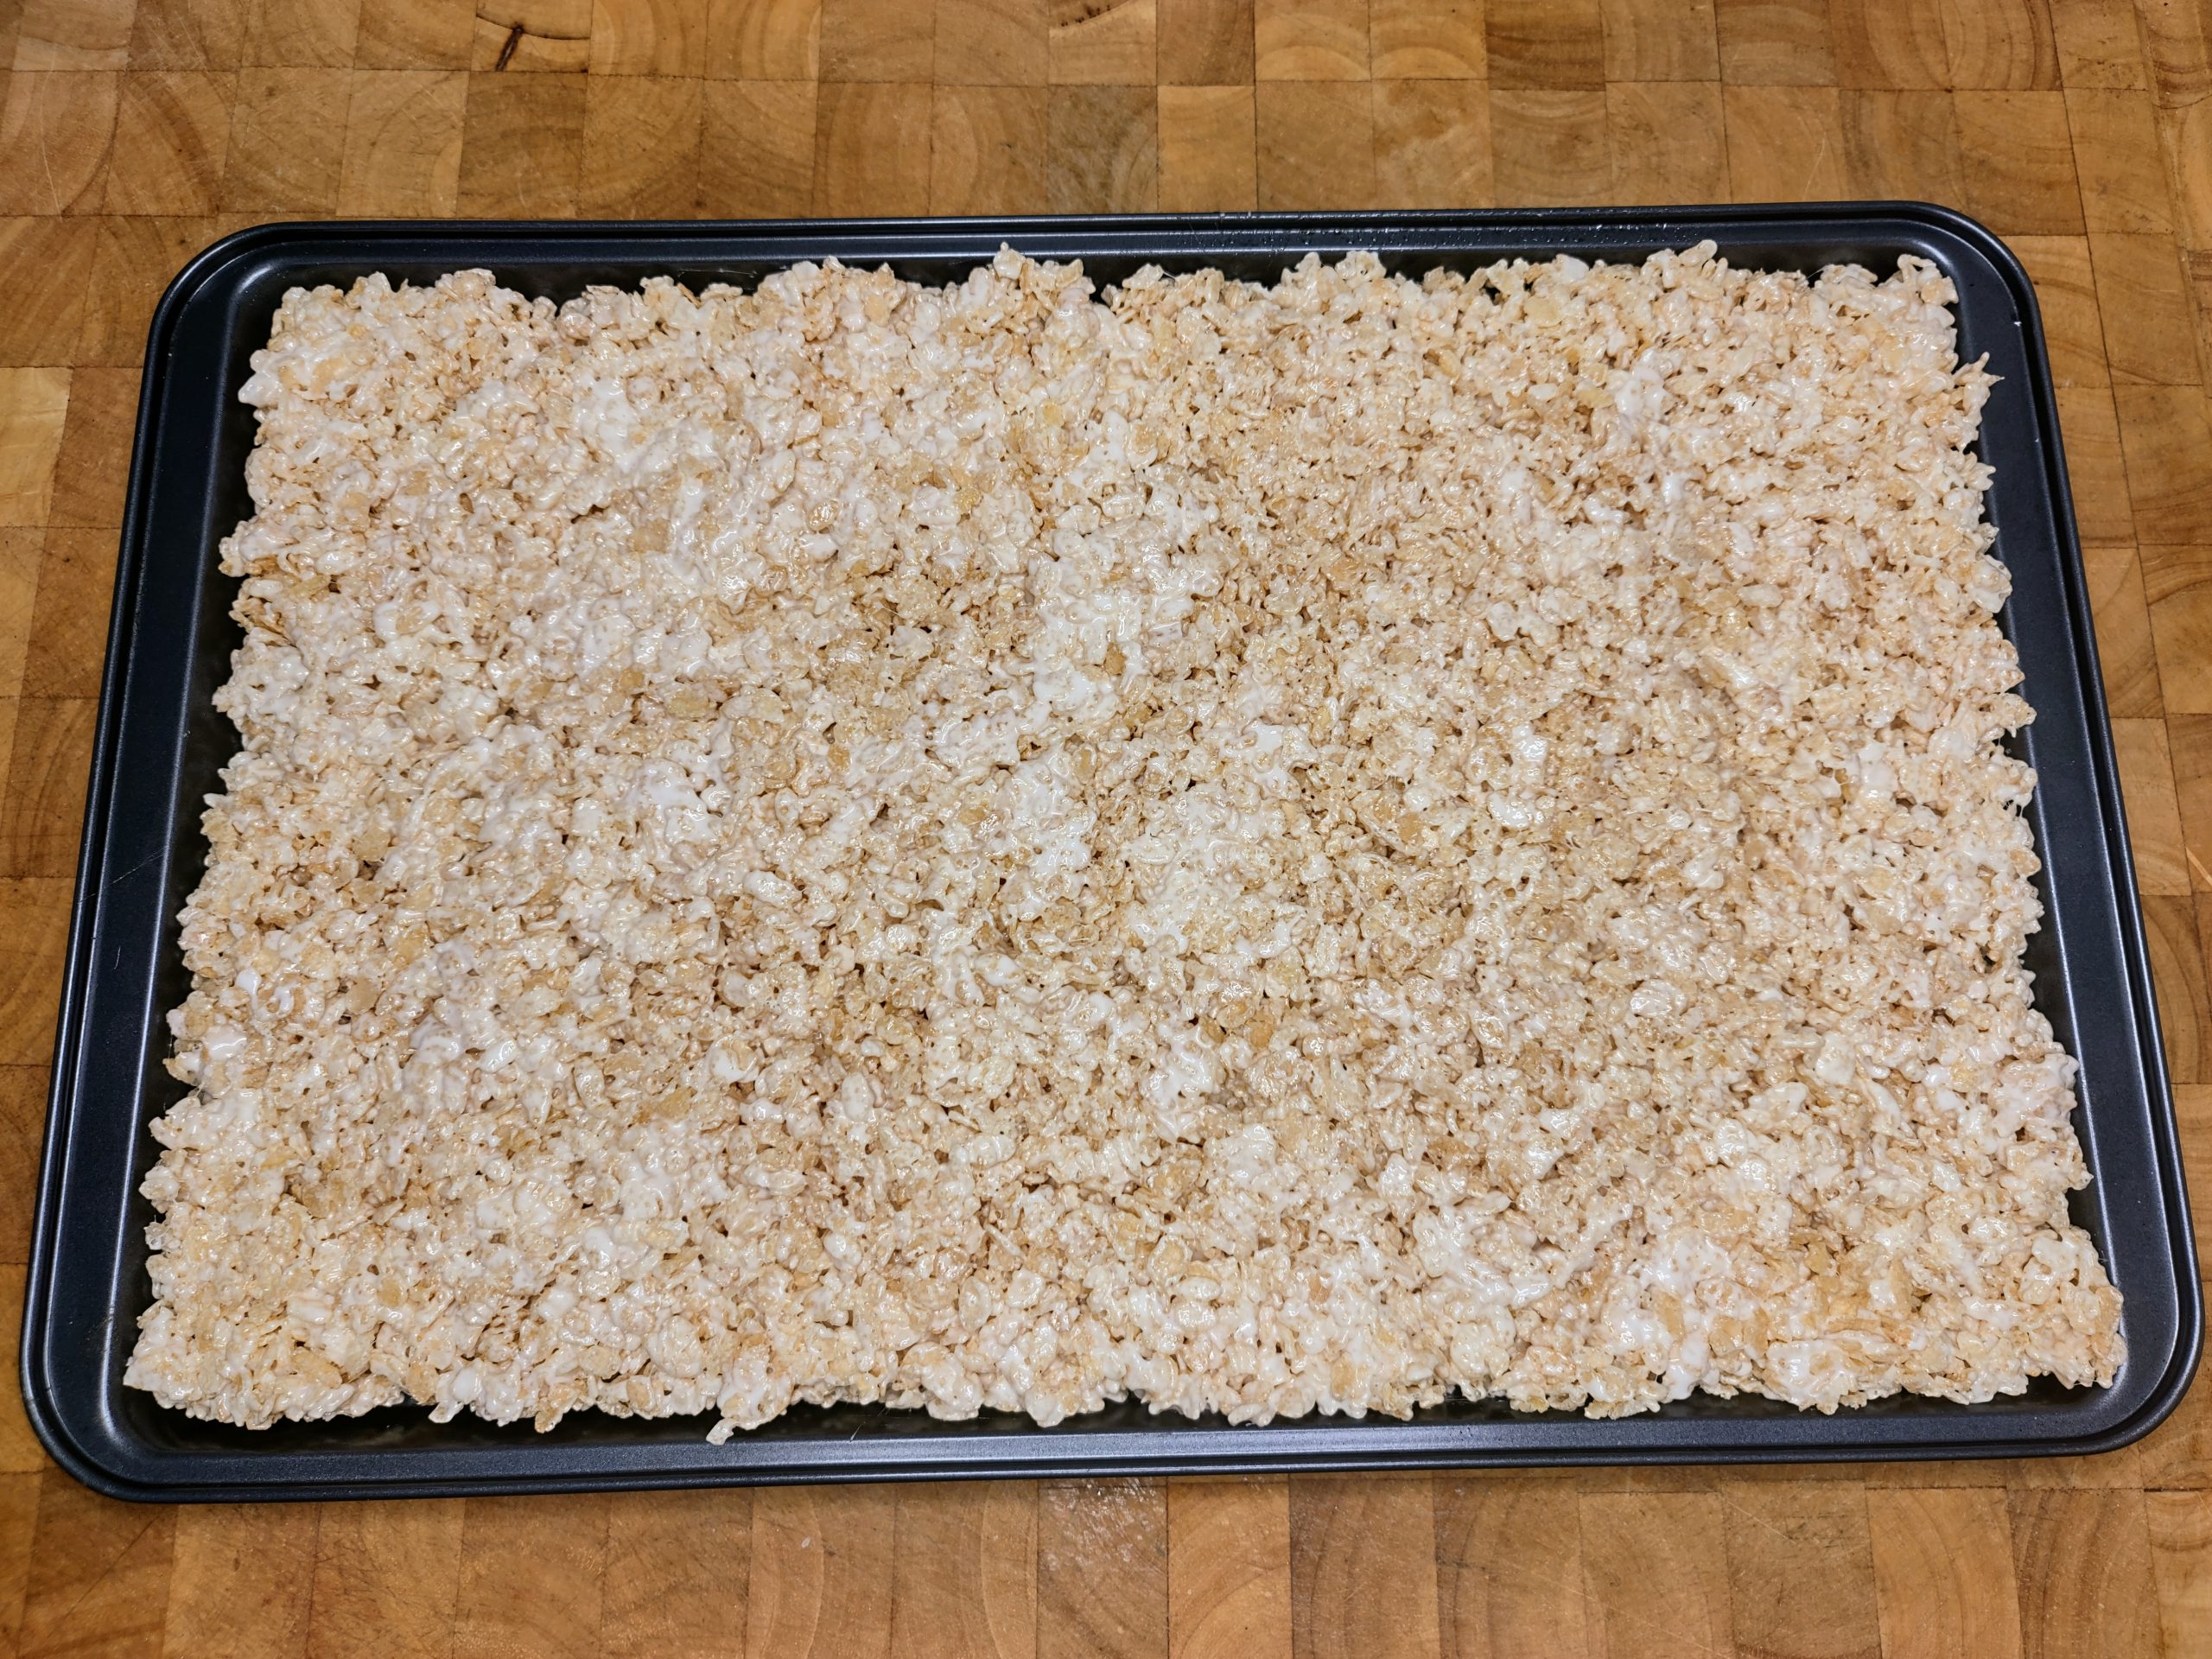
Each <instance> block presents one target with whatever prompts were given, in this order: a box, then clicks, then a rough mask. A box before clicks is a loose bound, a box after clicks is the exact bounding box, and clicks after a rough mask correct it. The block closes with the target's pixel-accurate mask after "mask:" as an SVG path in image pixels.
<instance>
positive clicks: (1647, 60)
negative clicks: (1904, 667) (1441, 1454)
mask: <svg viewBox="0 0 2212 1659" xmlns="http://www.w3.org/2000/svg"><path fill="white" fill-rule="evenodd" d="M0 65H12V68H11V69H9V70H0V754H4V755H6V756H7V757H8V760H7V772H6V781H5V785H4V789H0V1261H4V1262H6V1263H8V1264H10V1265H8V1266H5V1267H0V1287H4V1295H0V1301H4V1302H5V1303H6V1306H0V1330H4V1331H5V1332H7V1336H6V1341H7V1342H8V1343H9V1344H10V1345H11V1346H12V1344H13V1343H14V1341H15V1332H16V1322H17V1305H18V1304H19V1303H20V1300H21V1296H22V1266H21V1263H22V1261H23V1259H24V1255H25V1251H26V1242H25V1241H26V1238H27V1236H28V1233H29V1221H30V1204H31V1170H32V1167H33V1164H34V1161H35V1157H36V1154H37V1150H38V1144H39V1135H40V1127H41V1121H42V1118H43V1116H44V1110H45V1090H46V1078H47V1065H48V1054H49V1048H50V1045H51V1042H52V1027H53V1014H54V998H55V984H56V976H57V973H58V969H59V965H60V949H61V938H62V931H63V928H64V925H65V923H66V919H67V907H68V893H69V882H70V875H71V872H72V869H73V862H74V860H75V857H76V849H77V836H78V829H79V816H80V812H81V807H82V798H83V786H84V779H85V773H86V757H87V753H88V751H89V747H90V743H91V739H92V706H93V705H92V700H93V697H94V696H95V694H96V692H97V690H98V689H99V673H100V659H101V652H102V639H103V635H104V631H105V623H106V616H107V604H108V585H109V581H110V572H111V562H112V559H113V556H114V543H115V534H116V528H117V525H118V523H119V521H120V515H121V510H122V481H123V475H124V461H125V456H126V452H127V448H128V445H129V442H130V423H131V412H132V407H133V400H134V398H135V397H136V391H137V378H138V372H137V360H138V356H139V352H140V348H141V341H142V338H143V331H144V327H145V322H146V318H147V315H148V313H149V309H150V308H151V306H152V303H153V301H154V298H155V296H156V294H157V293H158V292H159V290H160V289H161V287H162V283H163V282H164V281H165V280H166V278H167V277H168V275H169V274H170V273H171V272H172V271H173V270H175V268H176V266H177V265H178V264H180V263H181V261H182V260H183V259H184V258H185V257H186V256H187V255H188V254H189V253H190V252H192V251H194V249H196V248H198V247H199V246H200V245H203V244H205V243H207V241H209V240H211V239H212V238H214V237H215V236H217V235H219V234H220V233H221V232H225V231H227V230H230V229H232V228H234V227H235V226H240V225H244V224H246V223H250V222H252V221H255V220H260V219H274V218H316V217H323V216H328V215H333V214H414V213H424V214H429V213H472V214H486V215H495V216H496V215H514V214H572V213H588V214H603V215H612V216H623V217H631V216H636V217H648V216H662V215H669V216H679V215H688V214H693V213H699V214H714V215H721V214H728V215H738V214H762V213H830V214H836V213H925V212H931V213H967V212H979V211H1024V212H1027V211H1033V210H1052V211H1066V212H1075V211H1099V210H1122V209H1137V208H1152V207H1160V208H1170V209H1182V208H1217V207H1219V208H1234V207H1255V206H1257V207H1359V206H1370V205H1386V206H1472V205H1484V204H1490V203H1500V204H1535V203H1552V202H1606V201H1694V200H1727V199H1730V198H1736V199H1741V200H1762V199H1769V200H1771V199H1781V198H1805V197H1835V196H1921V197H1928V198H1932V199H1933V200H1938V201H1944V202H1950V203H1955V204H1956V205H1958V206H1960V207H1964V208H1966V209H1967V210H1968V211H1969V212H1971V213H1975V214H1978V215H1979V216H1980V217H1981V218H1982V219H1986V221H1987V222H1989V223H1990V224H1991V225H1993V226H1994V227H1995V228H1996V229H1997V230H1999V232H2003V233H2004V234H2005V236H2006V237H2007V238H2009V239H2010V240H2011V241H2012V245H2013V246H2015V247H2016V248H2017V249H2018V250H2019V251H2020V253H2021V255H2022V256H2023V257H2024V259H2025V260H2026V261H2027V264H2028V265H2029V267H2030V268H2031V270H2032V271H2033V272H2034V274H2035V277H2036V280H2037V284H2038V286H2039V288H2040V289H2041V291H2042V296H2043V302H2044V317H2045V322H2046V325H2047V327H2048V328H2049V331H2050V342H2051V346H2052V349H2053V355H2054V358H2055V359H2056V366H2057V373H2058V378H2059V382H2060V385H2061V386H2062V388H2063V390H2062V391H2061V392H2060V400H2061V404H2062V408H2063V418H2064V421H2065V426H2066V438H2067V445H2068V448H2069V455H2070V459H2071V461H2072V465H2073V471H2074V483H2075V492H2076V494H2077V497H2078V500H2079V506H2080V514H2081V525H2082V535H2083V537H2084V539H2085V540H2086V541H2087V543H2088V560H2089V570H2090V577H2091V581H2092V583H2093V585H2094V594H2095V601H2096V607H2097V620H2098V626H2099V632H2100V637H2101V642H2102V645H2103V651H2104V656H2105V675H2106V683H2107V692H2108V694H2109V696H2110V699H2111V705H2112V712H2113V716H2114V721H2113V726H2114V729H2115V732H2116V734H2117V735H2118V739H2119V744H2120V760H2121V770H2122V772H2123V773H2124V774H2125V778H2126V789H2127V798H2128V804H2129V807H2130V810H2131V813H2132V816H2133V823H2134V832H2135V837H2136V857H2137V861H2138V866H2139V874H2140V875H2141V879H2142V883H2143V890H2144V903H2145V908H2146V910H2147V912H2148V914H2149V917H2150V922H2151V932H2152V947H2153V950H2154V951H2155V952H2156V957H2157V971H2158V980H2159V990H2160V993H2161V996H2162V1000H2163V1003H2164V1011H2165V1021H2166V1038H2167V1045H2168V1052H2169V1054H2170V1057H2171V1062H2172V1068H2173V1076H2174V1080H2175V1082H2176V1084H2177V1094H2178V1096H2179V1098H2180V1101H2181V1109H2182V1119H2183V1133H2184V1135H2185V1136H2187V1137H2189V1138H2190V1142H2191V1146H2190V1150H2191V1154H2192V1155H2193V1156H2196V1158H2197V1159H2198V1160H2199V1161H2200V1167H2202V1168H2203V1169H2207V1170H2212V1006H2208V1002H2207V998H2206V991H2205V986H2206V980H2207V963H2206V947H2207V946H2208V945H2212V404H2208V399H2207V395H2206V394H2207V387H2208V385H2212V6H2208V5H2207V4H2206V3H2205V0H2195V3H2193V4H2192V0H2139V3H2138V4H2137V5H2136V6H2135V7H2134V9H2133V10H2131V9H2130V4H2129V0H2050V3H2049V5H2048V8H2047V7H2046V3H2045V0H1719V3H1718V5H1717V6H1716V4H1715V3H1714V0H1489V3H1488V6H1487V10H1485V7H1484V3H1483V0H1459V3H1450V0H1435V3H1420V0H935V5H934V7H932V5H931V0H481V3H480V5H479V4H476V3H474V0H0ZM2200 1193H2201V1194H2202V1198H2201V1200H2200V1209H2199V1212H2200V1214H2212V1191H2206V1190H2205V1189H2202V1188H2200ZM8 1376H9V1379H10V1381H9V1383H7V1384H6V1388H7V1391H8V1392H7V1399H6V1402H5V1405H4V1408H0V1633H4V1634H5V1637H6V1638H7V1639H8V1640H9V1641H10V1642H12V1643H14V1646H15V1648H16V1649H20V1651H21V1652H22V1653H24V1654H27V1655H46V1654H59V1653H63V1652H67V1653H71V1654H102V1655H106V1654H114V1655H139V1654H145V1655H151V1654H155V1653H157V1652H166V1653H168V1654H171V1655H191V1656H198V1655H238V1656H260V1655H270V1656H276V1655H314V1656H316V1659H337V1656H345V1655H355V1654H359V1655H362V1656H378V1659H391V1656H413V1655H418V1654H421V1655H431V1654H435V1655H446V1654H454V1655H468V1656H475V1655H492V1654H518V1655H538V1654H546V1655H592V1654H610V1655H612V1654H638V1655H645V1654H652V1655H655V1656H662V1655H669V1656H679V1655H688V1654H693V1653H699V1654H708V1653H715V1654H721V1653H729V1654H734V1653H738V1652H741V1651H743V1652H747V1653H752V1654H756V1655H771V1656H778V1659H780V1656H785V1655H797V1654H805V1653H819V1654H826V1655H830V1656H833V1659H858V1656H861V1655H866V1654H874V1653H882V1652H892V1653H896V1654H899V1655H901V1656H906V1655H924V1654H939V1653H942V1654H948V1655H950V1654H960V1655H965V1654H1002V1655H1015V1654H1020V1655H1029V1654H1036V1655H1039V1656H1054V1655H1071V1656H1072V1655H1085V1654H1101V1655H1123V1654H1128V1655H1153V1654H1159V1653H1166V1652H1172V1653H1174V1654H1177V1655H1182V1656H1198V1655H1228V1656H1232V1659H1262V1656H1266V1655H1271V1654H1281V1653H1297V1654H1300V1655H1309V1654H1310V1655H1316V1656H1319V1655H1338V1654H1341V1655H1346V1656H1357V1659H1367V1656H1383V1655H1395V1654H1399V1653H1408V1654H1433V1653H1440V1652H1450V1653H1460V1654H1467V1655H1484V1656H1489V1655H1498V1656H1506V1655H1544V1656H1550V1655H1585V1654H1587V1655H1592V1656H1596V1655H1600V1654H1610V1655H1637V1656H1657V1655H1672V1654H1676V1653H1681V1654H1691V1655H1706V1654H1714V1653H1729V1652H1742V1653H1746V1654H1759V1655H1789V1656H1798V1655H1803V1656H1813V1655H1821V1656H1846V1655H1872V1654H1876V1653H1881V1654H1885V1655H1890V1656H1904V1655H1929V1656H1954V1655H1971V1656H1983V1655H2049V1656H2053V1659H2058V1656H2067V1659H2072V1656H2078V1655H2105V1654H2109V1655H2115V1656H2139V1655H2147V1654H2154V1653H2158V1652H2160V1651H2163V1652H2164V1653H2166V1654H2168V1655H2171V1656H2177V1659H2178V1656H2182V1655H2196V1654H2204V1653H2208V1652H2212V1495H2208V1493H2207V1488H2208V1486H2212V1386H2204V1387H2200V1388H2199V1389H2197V1390H2196V1393H2195V1394H2194V1395H2192V1396H2191V1398H2190V1401H2189V1402H2187V1403H2185V1404H2184V1405H2183V1408H2182V1411H2181V1413H2180V1414H2179V1415H2178V1416H2177V1418H2176V1419H2175V1420H2174V1421H2172V1422H2171V1423H2169V1424H2168V1425H2167V1426H2166V1427H2164V1428H2163V1429H2162V1430H2160V1431H2159V1432H2158V1433H2157V1434H2156V1435H2154V1436H2153V1437H2152V1439H2151V1440H2149V1441H2148V1442H2147V1443H2145V1445H2143V1446H2139V1447H2137V1448H2135V1449H2133V1450H2131V1451H2128V1452H2122V1453H2119V1454H2116V1455H2113V1456H2111V1457H2107V1458H2101V1459H2091V1460H2088V1461H2083V1462H2045V1463H2020V1464H2003V1463H1982V1464H1961V1465H1943V1466H1935V1467H1913V1466H1910V1465H1889V1466H1883V1465H1874V1466H1868V1467H1850V1468H1814V1469H1796V1470H1777V1471H1728V1470H1707V1469H1688V1470H1680V1471H1629V1470H1621V1471H1603V1472H1596V1473H1590V1474H1579V1475H1573V1474H1570V1475H1535V1476H1526V1477H1457V1476H1451V1477H1440V1478H1435V1479H1433V1480H1431V1479H1425V1478H1402V1479H1391V1478H1319V1477H1316V1478H1297V1479H1291V1480H1281V1479H1274V1480H1254V1481H1192V1482H1171V1483H1160V1482H1147V1481H1133V1482H1119V1483H1110V1484H1096V1483H1077V1484H1044V1485H1024V1484H1009V1485H994V1486H980V1485H979V1486H912V1487H906V1488H904V1489H893V1488H888V1487H878V1488H858V1489H848V1490H841V1491H766V1492H760V1493H752V1494H748V1493H745V1492H708V1493H697V1494H676V1495H665V1496H663V1495H649V1496H642V1497H619V1498H594V1497H587V1498H552V1499H519V1500H513V1499H511V1500H496V1501H487V1500H475V1499H472V1500H469V1501H467V1502H465V1503H464V1502H460V1501H453V1502H444V1503H404V1504H385V1505H373V1506H348V1505H336V1504H334V1505H329V1506H325V1507H321V1508H284V1509H267V1508H264V1509H231V1510H225V1509H189V1510H174V1511H172V1510H158V1509H144V1508H134V1507H129V1506H125V1505H122V1504H116V1503H108V1502H105V1501H104V1500H102V1499H99V1498H97V1497H92V1495H91V1494H89V1493H88V1492H86V1491H84V1490H83V1489H82V1488H81V1487H79V1486H78V1485H77V1484H75V1483H74V1482H73V1481H72V1480H70V1479H69V1478H67V1476H65V1475H62V1474H61V1473H60V1472H59V1471H57V1470H55V1469H54V1467H52V1466H51V1465H49V1464H48V1463H47V1462H46V1461H45V1459H43V1457H42V1456H41V1452H40V1451H39V1449H38V1447H37V1446H36V1445H35V1443H34V1442H33V1440H32V1439H31V1437H30V1435H29V1432H28V1430H27V1429H26V1428H25V1427H24V1425H23V1422H22V1417H21V1414H20V1409H19V1408H18V1406H17V1404H16V1399H15V1395H14V1389H13V1376H14V1370H13V1367H12V1365H10V1369H9V1371H8Z"/></svg>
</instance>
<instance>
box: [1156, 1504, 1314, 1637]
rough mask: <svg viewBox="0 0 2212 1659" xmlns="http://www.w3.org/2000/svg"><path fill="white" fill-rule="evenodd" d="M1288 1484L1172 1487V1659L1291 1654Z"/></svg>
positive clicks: (1169, 1552) (1169, 1535) (1169, 1601)
mask: <svg viewBox="0 0 2212 1659" xmlns="http://www.w3.org/2000/svg"><path fill="white" fill-rule="evenodd" d="M1290 1535H1291V1519H1290V1484H1289V1483H1288V1482H1287V1481H1286V1480H1282V1479H1281V1478H1253V1479H1249V1480H1180V1481H1175V1482H1173V1483H1172V1484H1170V1485H1169V1486H1168V1489H1167V1538H1168V1548H1167V1650H1168V1652H1169V1654H1170V1655H1172V1656H1173V1659H1287V1656H1288V1655H1289V1653H1290V1652H1291V1609H1290V1599H1291V1598H1290Z"/></svg>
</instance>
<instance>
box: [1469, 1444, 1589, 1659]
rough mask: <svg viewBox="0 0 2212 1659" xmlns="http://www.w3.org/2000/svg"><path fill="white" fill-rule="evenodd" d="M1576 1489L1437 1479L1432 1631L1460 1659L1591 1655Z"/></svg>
mask: <svg viewBox="0 0 2212 1659" xmlns="http://www.w3.org/2000/svg"><path fill="white" fill-rule="evenodd" d="M1581 1501H1582V1500H1581V1488H1580V1485H1579V1484H1577V1483H1576V1482H1575V1481H1574V1480H1573V1478H1571V1477H1560V1476H1535V1477H1529V1476H1519V1475H1512V1476H1497V1477H1484V1476H1480V1475H1463V1476H1442V1477H1440V1478H1438V1480H1437V1483H1436V1497H1435V1503H1436V1605H1437V1625H1438V1630H1439V1632H1440V1636H1441V1638H1442V1646H1443V1649H1444V1650H1445V1651H1446V1652H1447V1653H1452V1654H1460V1655H1465V1656H1467V1659H1507V1656H1509V1655H1514V1654H1524V1653H1542V1654H1550V1655H1556V1656H1558V1659H1580V1656H1581V1655H1584V1654H1586V1653H1588V1652H1590V1651H1591V1650H1592V1649H1591V1647H1590V1643H1589V1630H1588V1621H1587V1605H1588V1592H1586V1589H1585V1587H1584V1582H1583V1562H1582V1511H1581Z"/></svg>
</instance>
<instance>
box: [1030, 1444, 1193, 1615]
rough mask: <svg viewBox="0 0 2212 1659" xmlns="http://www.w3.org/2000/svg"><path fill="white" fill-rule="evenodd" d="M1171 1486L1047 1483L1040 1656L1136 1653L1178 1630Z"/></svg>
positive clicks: (1040, 1550) (1040, 1548) (1042, 1513)
mask: <svg viewBox="0 0 2212 1659" xmlns="http://www.w3.org/2000/svg"><path fill="white" fill-rule="evenodd" d="M1167 1516H1168V1511H1167V1491H1166V1485H1165V1484H1164V1483H1162V1482H1160V1481H1156V1480H1084V1481H1051V1482H1047V1483H1046V1484H1045V1486H1044V1487H1043V1488H1042V1489H1041V1490H1040V1491H1039V1495H1038V1503H1037V1656H1038V1659H1085V1656H1096V1659H1123V1656H1128V1659H1136V1656H1150V1655H1154V1654H1158V1653H1163V1652H1165V1651H1166V1648H1167V1633H1168V1592H1167V1574H1168V1555H1167Z"/></svg>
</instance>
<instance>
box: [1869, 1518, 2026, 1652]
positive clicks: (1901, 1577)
mask: <svg viewBox="0 0 2212 1659" xmlns="http://www.w3.org/2000/svg"><path fill="white" fill-rule="evenodd" d="M1866 1507H1867V1521H1868V1524H1869V1531H1870V1535H1871V1537H1872V1546H1873V1561H1874V1581H1875V1586H1876V1588H1877V1590H1878V1592H1879V1596H1880V1601H1881V1625H1882V1654H1883V1659H1949V1656H1952V1655H1956V1654H1974V1655H1977V1656H1984V1659H2018V1654H2019V1651H2020V1609H2019V1602H2018V1598H2019V1590H2018V1585H2017V1584H2016V1583H2015V1582H2014V1580H2013V1576H2012V1520H2011V1516H2010V1515H2009V1514H2008V1512H2007V1510H2006V1508H2005V1494H2004V1492H2003V1491H1999V1490H1998V1489H1995V1488H1991V1487H1953V1488H1948V1489H1943V1488H1925V1489H1921V1490H1916V1491H1914V1490H1908V1491H1870V1492H1869V1493H1867V1495H1866Z"/></svg>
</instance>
